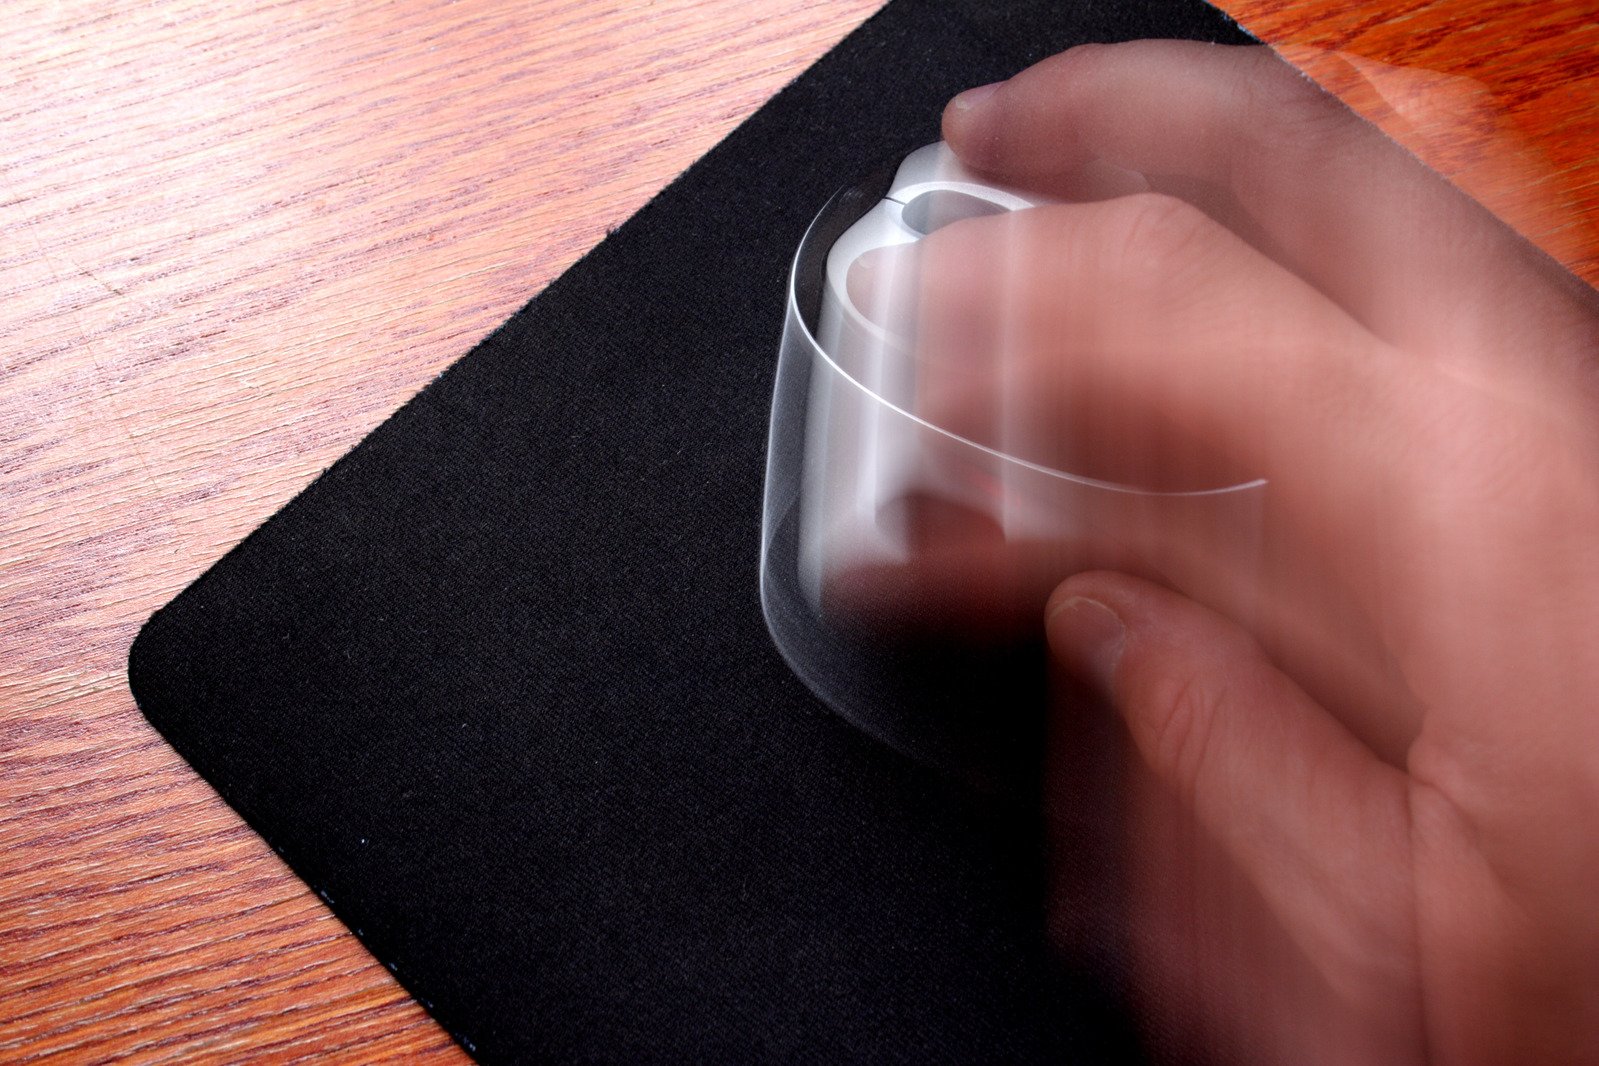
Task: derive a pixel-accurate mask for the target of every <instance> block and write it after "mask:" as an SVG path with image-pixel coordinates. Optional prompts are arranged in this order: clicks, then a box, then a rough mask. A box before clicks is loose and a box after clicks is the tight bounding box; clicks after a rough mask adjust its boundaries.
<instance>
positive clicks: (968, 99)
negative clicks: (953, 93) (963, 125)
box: [949, 81, 1001, 114]
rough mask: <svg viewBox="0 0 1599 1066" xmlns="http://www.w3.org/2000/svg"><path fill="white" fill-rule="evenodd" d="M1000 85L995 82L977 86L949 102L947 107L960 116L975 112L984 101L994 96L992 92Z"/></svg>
mask: <svg viewBox="0 0 1599 1066" xmlns="http://www.w3.org/2000/svg"><path fill="white" fill-rule="evenodd" d="M1000 84H1001V83H1000V82H997V81H996V82H992V83H990V84H988V85H979V86H977V87H976V88H975V89H967V90H966V91H965V92H963V93H961V94H960V95H959V96H957V97H955V99H953V100H951V101H950V102H949V106H950V107H951V108H953V109H954V110H956V111H957V112H960V113H961V114H966V113H967V112H970V111H975V110H976V109H977V108H979V107H981V106H983V102H984V101H985V100H987V99H988V98H989V97H991V96H993V95H994V90H996V89H998V88H999V87H1000Z"/></svg>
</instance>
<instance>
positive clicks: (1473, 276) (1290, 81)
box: [944, 41, 1571, 357]
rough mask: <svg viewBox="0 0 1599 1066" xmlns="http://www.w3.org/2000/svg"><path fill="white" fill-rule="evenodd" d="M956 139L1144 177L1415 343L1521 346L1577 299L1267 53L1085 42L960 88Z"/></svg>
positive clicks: (1013, 167)
mask: <svg viewBox="0 0 1599 1066" xmlns="http://www.w3.org/2000/svg"><path fill="white" fill-rule="evenodd" d="M944 133H945V137H946V139H947V140H948V141H949V142H950V144H951V145H952V146H953V147H954V149H955V151H956V152H957V153H958V154H959V155H960V156H961V158H962V160H963V161H964V162H966V163H967V164H968V165H971V166H973V167H975V168H977V169H979V170H981V171H984V172H987V173H990V174H993V175H995V176H996V177H998V178H1001V179H1003V180H1006V181H1010V182H1013V183H1020V184H1024V185H1029V186H1033V187H1038V188H1042V189H1045V190H1052V191H1057V192H1064V193H1069V191H1070V190H1069V185H1070V182H1071V180H1072V179H1071V177H1070V175H1072V174H1073V173H1075V172H1076V171H1077V170H1078V169H1079V168H1080V167H1081V166H1082V165H1083V164H1085V163H1086V162H1088V161H1090V160H1098V161H1102V162H1104V163H1109V164H1113V165H1115V166H1118V167H1123V168H1127V169H1130V170H1135V171H1138V172H1141V173H1143V174H1145V175H1147V176H1148V177H1149V179H1150V181H1151V184H1152V186H1153V187H1154V188H1155V189H1156V190H1158V191H1167V192H1172V193H1174V194H1176V195H1179V196H1183V197H1184V198H1186V199H1190V200H1192V201H1194V202H1195V203H1197V204H1198V205H1199V206H1201V207H1203V208H1205V209H1206V210H1207V211H1209V212H1210V213H1212V214H1213V215H1215V216H1216V217H1218V218H1219V219H1220V220H1221V221H1222V222H1224V223H1225V224H1227V225H1229V226H1230V227H1232V228H1234V229H1235V230H1237V231H1238V232H1240V233H1241V234H1242V235H1244V236H1246V237H1248V238H1250V239H1252V240H1254V241H1255V242H1256V243H1257V244H1258V245H1259V246H1260V247H1261V248H1262V249H1263V250H1264V251H1266V252H1268V253H1269V254H1271V255H1272V256H1273V257H1275V258H1277V259H1279V260H1280V261H1281V262H1282V263H1283V264H1284V265H1285V266H1287V267H1288V268H1289V269H1291V270H1293V271H1294V272H1296V273H1298V274H1300V275H1301V276H1303V277H1304V278H1306V279H1307V280H1309V281H1310V282H1311V283H1312V284H1314V285H1315V286H1316V287H1317V288H1319V289H1321V290H1322V291H1323V292H1325V293H1327V294H1328V295H1329V296H1330V297H1331V298H1332V299H1333V300H1334V301H1336V302H1337V303H1338V304H1339V305H1340V306H1342V307H1344V308H1345V309H1346V310H1347V311H1349V312H1350V313H1351V314H1352V315H1354V316H1355V317H1356V318H1357V319H1358V320H1359V321H1361V322H1362V323H1363V324H1365V325H1366V326H1367V327H1368V328H1370V329H1372V330H1373V331H1374V332H1375V333H1377V334H1378V335H1379V336H1381V337H1383V338H1385V339H1387V340H1389V341H1392V342H1394V343H1398V344H1402V345H1404V346H1405V347H1407V348H1409V349H1411V350H1413V351H1431V352H1433V353H1435V354H1437V355H1439V356H1441V357H1460V355H1461V352H1462V350H1463V349H1471V348H1472V347H1473V346H1472V345H1469V344H1462V343H1461V342H1462V340H1463V339H1465V340H1480V339H1482V338H1483V334H1484V333H1485V332H1486V331H1492V329H1493V327H1494V321H1495V319H1496V318H1497V319H1499V320H1504V321H1506V323H1507V324H1506V326H1505V329H1504V335H1503V336H1502V337H1501V339H1504V340H1509V339H1511V338H1513V337H1514V336H1515V335H1516V332H1515V331H1516V329H1518V328H1519V329H1523V330H1524V329H1526V328H1529V327H1534V328H1544V329H1547V328H1549V326H1548V322H1547V316H1548V315H1549V314H1551V313H1555V312H1556V311H1560V312H1562V313H1566V314H1569V312H1570V310H1571V309H1570V308H1569V307H1566V306H1565V305H1566V304H1568V303H1569V302H1570V301H1569V300H1567V299H1565V298H1564V297H1563V296H1561V294H1559V293H1557V292H1556V291H1555V290H1554V289H1552V288H1551V287H1550V286H1549V285H1548V284H1547V280H1546V279H1545V278H1543V277H1541V276H1540V275H1541V274H1543V273H1545V272H1544V271H1530V270H1528V269H1527V265H1528V262H1529V260H1530V259H1535V258H1536V256H1535V255H1533V254H1532V253H1531V250H1530V247H1529V246H1527V245H1526V242H1524V241H1522V240H1520V239H1519V238H1518V237H1516V236H1515V235H1514V234H1513V233H1512V232H1510V231H1509V230H1508V229H1507V228H1506V227H1504V226H1503V225H1501V224H1499V223H1498V222H1497V221H1496V220H1495V219H1493V218H1492V216H1490V215H1489V214H1488V213H1487V212H1486V211H1484V210H1482V209H1481V208H1480V207H1478V206H1477V205H1476V204H1474V203H1473V202H1472V201H1470V200H1469V199H1468V198H1467V197H1465V196H1464V195H1462V194H1460V193H1459V192H1458V191H1457V190H1455V189H1454V188H1453V187H1451V186H1449V185H1448V184H1447V183H1446V182H1444V181H1443V180H1442V179H1441V178H1439V177H1438V176H1437V175H1436V174H1435V173H1433V172H1431V171H1429V170H1428V169H1427V168H1426V167H1424V166H1422V165H1421V164H1420V163H1419V162H1418V161H1417V160H1415V159H1414V158H1413V157H1411V156H1410V155H1409V154H1408V153H1406V152H1404V151H1403V150H1402V149H1400V148H1398V147H1397V146H1396V145H1394V144H1393V142H1391V141H1389V140H1388V139H1387V138H1386V137H1384V136H1383V134H1382V133H1381V132H1380V131H1378V130H1377V129H1376V128H1375V127H1373V126H1371V125H1369V124H1368V123H1366V122H1365V121H1363V120H1362V119H1360V118H1359V117H1358V116H1356V115H1354V114H1353V113H1352V112H1350V111H1349V110H1348V109H1347V108H1345V107H1344V106H1343V105H1342V104H1340V103H1339V102H1338V101H1337V100H1336V99H1334V98H1333V97H1331V96H1329V95H1328V94H1326V93H1324V92H1322V91H1321V90H1320V89H1318V88H1317V87H1316V86H1315V85H1314V84H1312V83H1311V82H1310V81H1309V80H1308V79H1306V78H1304V77H1303V76H1302V75H1300V74H1299V73H1298V72H1297V71H1295V70H1294V69H1293V68H1291V67H1289V66H1288V65H1287V64H1286V63H1283V62H1282V61H1281V60H1279V59H1278V58H1276V57H1275V56H1274V55H1273V54H1272V53H1270V52H1269V51H1267V50H1266V49H1263V48H1225V47H1217V46H1213V45H1204V44H1195V43H1191V42H1181V41H1140V42H1133V43H1129V44H1121V45H1111V46H1088V47H1084V48H1076V49H1072V50H1071V51H1068V52H1065V53H1063V54H1061V55H1058V56H1055V57H1053V58H1051V59H1048V60H1045V61H1044V62H1042V63H1039V64H1037V65H1036V66H1034V67H1032V68H1030V69H1028V70H1026V71H1023V72H1022V73H1021V74H1019V75H1017V76H1016V77H1014V78H1012V79H1011V80H1009V81H1007V82H1004V83H1001V84H1000V85H998V86H996V87H993V88H992V89H991V91H987V92H986V93H977V94H973V95H970V96H967V95H963V96H961V97H957V98H956V99H955V100H954V101H952V102H951V104H950V105H949V107H948V109H947V110H946V112H945V119H944ZM1063 183H1064V185H1063ZM1529 305H1530V306H1529ZM1484 309H1494V310H1495V311H1497V312H1498V314H1497V315H1485V314H1484V313H1483V311H1484ZM1463 312H1469V313H1464V314H1463ZM1512 322H1513V323H1514V324H1515V325H1514V326H1512V325H1511V324H1510V323H1512Z"/></svg>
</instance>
